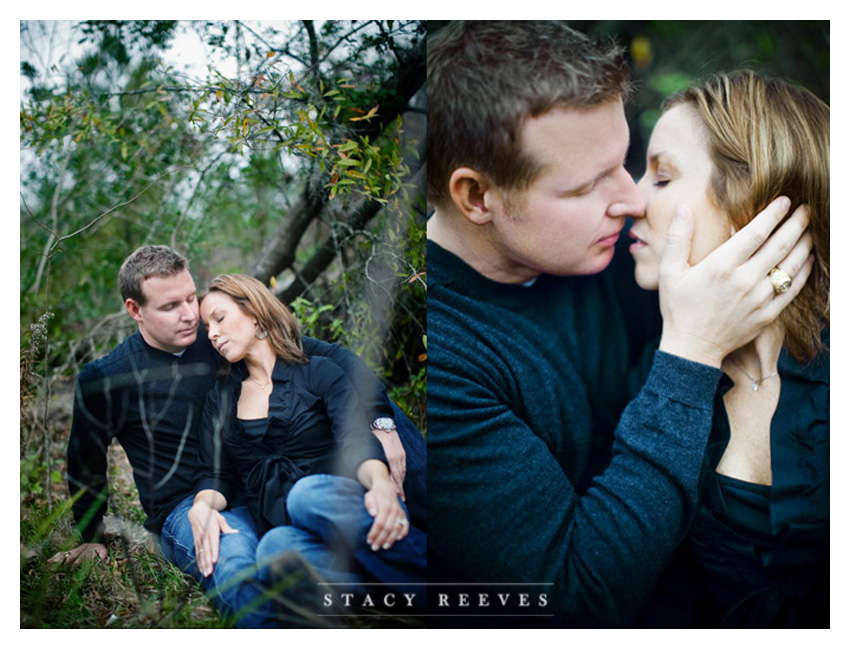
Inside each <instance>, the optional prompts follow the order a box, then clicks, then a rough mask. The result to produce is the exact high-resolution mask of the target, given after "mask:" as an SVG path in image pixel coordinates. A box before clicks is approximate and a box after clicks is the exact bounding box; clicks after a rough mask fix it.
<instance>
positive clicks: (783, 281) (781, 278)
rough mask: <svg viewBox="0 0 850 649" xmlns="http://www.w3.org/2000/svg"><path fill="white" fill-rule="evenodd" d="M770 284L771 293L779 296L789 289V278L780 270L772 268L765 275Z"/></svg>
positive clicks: (790, 281)
mask: <svg viewBox="0 0 850 649" xmlns="http://www.w3.org/2000/svg"><path fill="white" fill-rule="evenodd" d="M767 276H768V278H769V279H770V283H771V284H772V285H773V291H774V292H775V293H776V294H777V295H779V294H781V293H784V292H785V291H787V290H788V289H789V288H791V283H792V280H791V276H790V275H789V274H788V273H786V272H785V271H784V270H782V269H781V268H774V269H773V270H771V271H770V272H769V273H768V274H767Z"/></svg>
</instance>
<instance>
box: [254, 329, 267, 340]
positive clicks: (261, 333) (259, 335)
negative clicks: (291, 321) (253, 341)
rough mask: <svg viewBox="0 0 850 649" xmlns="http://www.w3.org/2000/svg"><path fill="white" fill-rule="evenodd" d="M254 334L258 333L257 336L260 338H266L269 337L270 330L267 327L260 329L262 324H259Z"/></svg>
mask: <svg viewBox="0 0 850 649" xmlns="http://www.w3.org/2000/svg"><path fill="white" fill-rule="evenodd" d="M254 335H256V336H257V338H259V339H260V340H265V339H266V338H268V337H269V332H268V331H266V330H265V329H263V330H262V331H260V325H257V327H256V329H255V330H254Z"/></svg>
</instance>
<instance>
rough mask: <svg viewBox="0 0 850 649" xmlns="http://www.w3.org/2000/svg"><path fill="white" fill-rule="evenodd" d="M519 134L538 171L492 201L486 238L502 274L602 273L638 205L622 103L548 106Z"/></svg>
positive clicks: (641, 203)
mask: <svg viewBox="0 0 850 649" xmlns="http://www.w3.org/2000/svg"><path fill="white" fill-rule="evenodd" d="M521 136H522V146H523V148H524V150H525V151H526V152H527V153H529V154H531V155H532V156H533V157H534V159H535V160H537V162H538V163H539V164H540V165H541V168H542V171H541V172H540V173H539V174H538V175H537V176H536V178H535V179H534V180H533V181H532V182H531V184H530V186H529V187H528V189H527V190H526V191H525V192H523V193H522V194H521V195H520V196H517V197H513V200H511V201H506V200H503V199H504V195H503V194H500V196H501V199H497V200H494V201H493V205H492V208H493V209H492V213H493V218H492V225H493V237H492V240H491V243H492V244H493V246H494V248H495V249H496V250H497V257H500V258H499V259H497V262H499V263H500V264H501V266H502V268H503V269H504V270H505V275H504V277H509V278H510V279H508V281H514V282H521V281H527V280H529V279H531V278H533V277H536V276H537V275H539V274H541V273H549V274H552V275H589V274H593V273H598V272H600V271H602V270H603V269H604V268H605V267H606V266H607V265H608V264H609V263H610V262H611V259H612V258H613V256H614V244H615V243H616V241H617V239H618V238H619V234H620V230H621V229H622V228H623V224H624V222H625V218H626V216H628V215H631V214H640V213H642V212H643V210H644V199H643V197H642V195H641V193H640V192H639V191H638V190H637V187H636V185H635V183H634V180H633V179H632V178H631V176H630V175H629V174H628V172H627V171H626V170H625V168H624V167H623V162H624V160H625V157H626V152H627V150H628V146H629V129H628V125H627V123H626V117H625V113H624V111H623V105H622V102H621V101H619V100H617V101H612V102H607V103H604V104H600V105H598V106H593V107H590V108H583V109H576V108H555V109H553V110H551V111H549V112H547V113H545V114H543V115H541V116H539V117H535V118H531V119H529V120H528V121H527V122H526V123H525V125H524V126H523V129H522V131H521Z"/></svg>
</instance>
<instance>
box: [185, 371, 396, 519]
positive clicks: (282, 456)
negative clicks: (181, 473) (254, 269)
mask: <svg viewBox="0 0 850 649" xmlns="http://www.w3.org/2000/svg"><path fill="white" fill-rule="evenodd" d="M246 376H247V375H246V372H245V369H244V367H243V366H242V365H241V364H239V365H235V366H234V367H233V368H232V371H231V376H230V377H227V378H222V379H220V380H219V381H218V382H217V383H216V385H215V387H214V388H213V390H212V391H211V392H210V393H209V395H208V396H207V402H206V406H205V409H204V421H203V427H202V433H201V445H200V447H201V448H200V459H201V466H202V470H201V472H200V474H199V477H198V480H197V481H196V491H200V490H202V489H215V490H217V491H219V492H221V493H222V494H223V495H224V497H225V498H226V499H227V501H228V502H232V501H233V499H234V498H235V496H236V495H237V492H238V493H239V495H241V496H244V498H245V500H246V502H247V504H248V506H249V508H250V509H251V512H252V514H253V515H254V518H255V520H256V523H257V526H258V531H259V532H260V534H262V533H264V532H265V531H267V530H268V529H270V528H271V527H275V526H277V525H286V524H287V523H288V522H289V521H288V516H287V514H286V496H287V494H288V493H289V490H290V489H291V488H292V485H294V484H295V482H297V481H298V480H299V479H300V478H302V477H304V476H307V475H312V474H316V473H330V474H334V475H341V476H344V477H349V478H352V479H356V473H357V468H358V467H359V466H360V464H362V463H363V462H364V461H365V460H368V459H379V460H381V461H383V462H386V458H385V456H384V453H383V450H382V448H381V445H380V442H379V441H378V440H377V439H376V438H375V436H374V434H372V432H371V430H370V426H369V418H368V417H367V415H366V413H365V411H364V408H363V405H362V403H361V400H360V398H358V395H357V391H356V389H355V387H354V385H353V384H352V382H351V381H350V380H349V379H348V378H347V377H346V375H345V374H344V372H343V371H342V370H341V369H340V368H339V367H338V366H337V365H336V364H335V363H334V362H332V361H331V360H329V359H327V358H324V357H320V356H314V357H312V358H311V359H310V362H309V363H307V364H299V363H285V362H283V361H281V360H278V361H277V363H276V364H275V367H274V371H273V372H272V383H273V389H272V393H271V395H270V397H269V415H268V419H267V420H253V421H250V422H247V423H248V426H247V427H246V425H245V424H244V423H243V422H242V421H240V420H239V419H238V418H237V416H236V405H237V402H238V401H239V395H240V394H241V390H242V381H243V380H244V379H245V377H246Z"/></svg>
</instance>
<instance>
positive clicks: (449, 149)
mask: <svg viewBox="0 0 850 649" xmlns="http://www.w3.org/2000/svg"><path fill="white" fill-rule="evenodd" d="M629 84H630V82H629V68H628V64H627V62H626V60H625V57H624V55H623V49H622V48H621V47H620V46H618V45H616V44H615V43H613V42H608V43H603V42H602V41H600V40H596V39H593V38H591V37H589V36H585V35H584V34H581V33H579V32H577V31H575V30H573V29H571V28H569V27H567V26H566V25H565V24H564V23H561V22H557V21H469V22H466V21H458V22H455V23H450V24H449V25H447V26H446V27H444V28H442V29H441V30H439V31H438V32H437V33H436V34H435V35H434V36H433V37H431V38H429V41H428V198H429V200H430V201H431V202H432V203H434V204H435V205H437V206H441V205H446V204H448V202H449V200H450V196H449V179H450V177H451V174H452V173H453V172H454V170H455V169H458V168H460V167H469V168H471V169H474V170H475V171H477V172H479V173H481V174H483V175H484V176H485V177H487V178H488V179H489V180H490V181H491V182H493V183H495V184H496V186H498V187H500V188H502V189H505V190H508V191H510V190H522V189H524V188H526V187H527V186H528V184H529V183H530V182H531V181H532V180H533V179H534V177H535V176H536V174H537V173H539V171H540V169H539V167H538V164H537V162H536V161H535V160H534V159H533V157H532V156H529V155H527V154H525V153H524V152H523V150H522V142H521V141H520V139H521V137H520V136H521V132H522V127H523V126H524V124H525V120H526V119H528V118H531V117H537V116H540V115H542V114H544V113H546V112H548V111H550V110H552V109H553V108H556V107H568V108H569V107H586V106H594V105H598V104H601V103H604V102H606V101H613V100H616V99H618V98H623V99H625V97H626V95H627V94H628V92H629Z"/></svg>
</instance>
